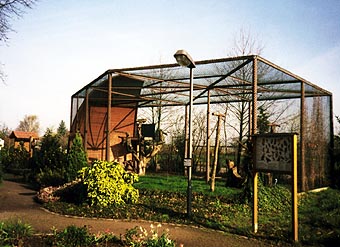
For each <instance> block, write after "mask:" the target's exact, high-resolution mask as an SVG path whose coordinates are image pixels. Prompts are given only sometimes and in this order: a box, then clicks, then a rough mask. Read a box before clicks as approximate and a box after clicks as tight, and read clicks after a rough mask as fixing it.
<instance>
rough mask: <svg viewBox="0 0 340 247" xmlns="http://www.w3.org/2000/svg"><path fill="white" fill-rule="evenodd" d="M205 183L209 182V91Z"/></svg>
mask: <svg viewBox="0 0 340 247" xmlns="http://www.w3.org/2000/svg"><path fill="white" fill-rule="evenodd" d="M206 156H207V157H206V162H207V164H206V182H207V183H209V180H210V90H208V102H207V147H206Z"/></svg>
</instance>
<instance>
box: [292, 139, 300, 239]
mask: <svg viewBox="0 0 340 247" xmlns="http://www.w3.org/2000/svg"><path fill="white" fill-rule="evenodd" d="M292 146H293V150H292V151H293V188H292V203H293V205H292V223H293V226H292V227H293V237H294V242H298V241H299V229H298V197H297V194H298V193H297V135H296V134H294V135H293V145H292Z"/></svg>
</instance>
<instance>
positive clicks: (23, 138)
mask: <svg viewBox="0 0 340 247" xmlns="http://www.w3.org/2000/svg"><path fill="white" fill-rule="evenodd" d="M9 139H10V143H11V145H13V146H14V147H15V148H17V147H19V146H20V144H21V143H22V144H23V146H24V147H25V149H26V150H27V151H28V152H29V153H30V156H32V151H33V144H34V143H35V141H36V140H38V139H39V135H38V133H36V132H25V131H12V133H11V134H10V135H9Z"/></svg>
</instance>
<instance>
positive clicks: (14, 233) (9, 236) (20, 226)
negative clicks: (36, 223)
mask: <svg viewBox="0 0 340 247" xmlns="http://www.w3.org/2000/svg"><path fill="white" fill-rule="evenodd" d="M32 234H33V228H32V226H31V225H29V224H27V223H23V222H22V221H21V220H9V221H5V222H0V244H1V245H5V244H15V245H16V244H18V242H20V241H22V239H23V238H25V237H29V236H31V235H32Z"/></svg>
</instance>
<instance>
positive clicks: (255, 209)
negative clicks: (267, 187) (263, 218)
mask: <svg viewBox="0 0 340 247" xmlns="http://www.w3.org/2000/svg"><path fill="white" fill-rule="evenodd" d="M257 180H258V172H257V171H254V173H253V182H254V186H253V188H254V191H253V194H254V195H253V199H254V201H253V230H254V233H257V230H258V189H257Z"/></svg>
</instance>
